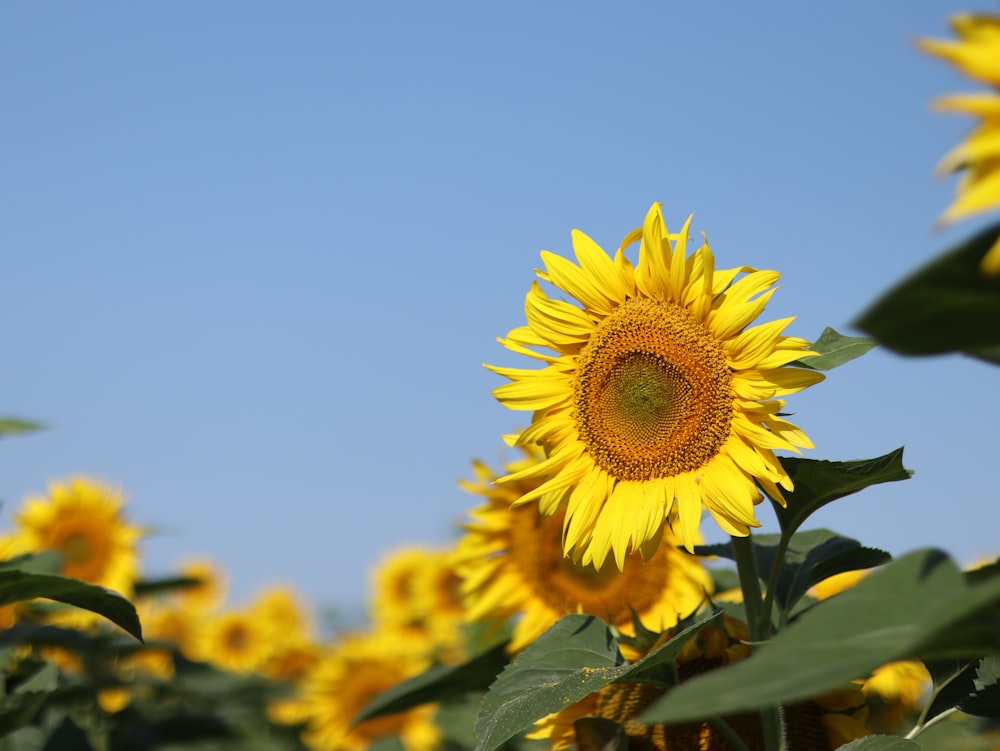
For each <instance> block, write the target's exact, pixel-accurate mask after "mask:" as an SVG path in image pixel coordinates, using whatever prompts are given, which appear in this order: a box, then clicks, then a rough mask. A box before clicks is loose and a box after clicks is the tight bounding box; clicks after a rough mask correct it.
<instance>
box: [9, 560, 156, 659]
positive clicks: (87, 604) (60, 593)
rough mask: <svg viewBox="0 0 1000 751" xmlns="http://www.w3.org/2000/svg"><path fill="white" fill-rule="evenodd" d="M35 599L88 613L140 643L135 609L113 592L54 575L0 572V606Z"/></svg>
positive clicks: (139, 631)
mask: <svg viewBox="0 0 1000 751" xmlns="http://www.w3.org/2000/svg"><path fill="white" fill-rule="evenodd" d="M36 597H44V598H46V599H49V600H56V601H58V602H64V603H66V604H67V605H74V606H76V607H78V608H83V609H84V610H90V611H91V612H94V613H97V614H98V615H102V616H104V617H105V618H107V619H108V620H109V621H111V622H112V623H114V624H115V625H117V626H120V627H121V628H123V629H124V630H125V631H127V632H128V633H130V634H131V635H132V636H134V637H135V638H136V639H139V640H140V641H142V627H141V626H140V625H139V615H138V614H137V613H136V612H135V606H134V605H133V604H132V603H131V602H129V601H128V600H126V599H125V598H124V597H122V596H121V595H120V594H118V593H117V592H112V591H111V590H110V589H104V588H103V587H98V586H97V585H96V584H88V583H87V582H82V581H79V580H77V579H70V578H69V577H66V576H58V575H56V574H33V573H30V572H27V571H20V570H10V569H3V570H0V605H9V604H11V603H13V602H20V601H21V600H31V599H34V598H36Z"/></svg>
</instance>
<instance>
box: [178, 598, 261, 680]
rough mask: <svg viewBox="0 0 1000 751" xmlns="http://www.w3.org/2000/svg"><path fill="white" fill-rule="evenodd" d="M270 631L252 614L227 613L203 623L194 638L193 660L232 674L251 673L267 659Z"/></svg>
mask: <svg viewBox="0 0 1000 751" xmlns="http://www.w3.org/2000/svg"><path fill="white" fill-rule="evenodd" d="M271 636H272V634H271V631H270V629H269V628H268V627H267V626H266V625H265V624H264V623H263V622H262V621H261V620H260V619H259V618H258V617H257V615H256V613H254V612H253V611H252V610H249V609H248V610H230V611H226V612H223V613H219V614H218V615H215V616H213V617H211V618H209V619H208V620H207V621H205V622H204V623H203V624H202V626H201V628H199V630H198V632H197V633H196V634H195V643H194V645H193V652H194V655H193V657H194V659H196V660H201V661H204V662H210V663H212V664H213V665H216V666H218V667H220V668H222V669H223V670H230V671H232V672H234V673H253V672H254V671H256V670H257V669H258V668H260V667H261V665H263V664H264V662H265V660H267V659H268V657H270V655H271V652H272V649H273V643H272V641H271Z"/></svg>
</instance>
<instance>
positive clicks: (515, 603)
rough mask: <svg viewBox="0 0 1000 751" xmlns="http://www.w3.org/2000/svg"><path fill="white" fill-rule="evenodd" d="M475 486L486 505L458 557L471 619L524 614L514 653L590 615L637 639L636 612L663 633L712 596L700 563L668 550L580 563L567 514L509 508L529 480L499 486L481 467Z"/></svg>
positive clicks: (528, 462)
mask: <svg viewBox="0 0 1000 751" xmlns="http://www.w3.org/2000/svg"><path fill="white" fill-rule="evenodd" d="M525 454H526V456H525V458H524V459H522V460H521V461H518V462H514V463H512V464H510V465H508V466H507V468H506V469H507V470H508V472H510V473H517V472H520V471H521V470H523V469H526V468H529V467H531V466H534V465H536V464H538V463H539V462H540V461H542V457H541V456H540V454H539V452H538V451H537V450H526V451H525ZM475 472H476V475H477V482H475V483H471V482H470V483H464V486H465V487H466V489H467V490H470V491H472V492H474V493H477V494H480V495H483V496H485V497H486V499H487V502H486V503H485V504H484V505H483V506H480V507H479V508H477V509H476V510H474V511H472V512H471V517H472V520H471V521H469V522H468V523H467V524H466V525H465V530H466V533H465V536H464V537H463V538H462V540H461V541H460V542H459V545H458V550H457V551H456V554H455V562H456V567H457V569H458V572H459V575H460V576H461V579H462V594H463V596H464V599H465V605H466V609H467V617H468V618H469V619H470V620H486V621H493V622H501V623H502V622H504V621H506V620H507V619H508V618H510V617H512V616H514V615H518V614H520V616H521V617H520V619H519V620H518V621H517V624H516V625H515V627H514V633H513V637H512V639H511V644H510V648H511V650H512V651H517V650H520V649H522V648H524V647H525V646H527V645H528V644H529V643H531V642H532V641H534V640H535V639H536V638H537V637H538V636H540V635H541V634H542V632H543V631H545V629H547V628H548V627H549V626H551V625H552V624H553V623H555V622H556V621H557V620H559V619H560V618H561V617H562V616H564V615H566V614H567V613H590V614H592V615H596V616H598V617H600V618H604V619H605V620H607V621H608V622H609V623H612V624H614V625H616V626H618V627H619V628H620V629H621V630H622V631H623V632H624V633H626V634H629V635H632V636H635V635H636V634H635V629H634V626H633V620H632V613H633V611H634V613H635V614H636V615H638V616H639V618H640V621H641V622H642V624H643V625H644V626H645V627H646V628H648V629H651V630H654V631H662V630H664V629H666V628H669V627H671V626H673V625H674V624H676V623H677V621H678V619H679V618H680V617H682V616H686V615H688V614H690V613H691V612H693V611H694V610H695V609H696V608H697V607H698V605H699V604H700V603H701V602H702V601H703V600H704V599H705V593H706V592H708V591H710V590H711V587H712V579H711V576H710V575H709V573H708V571H706V570H705V568H704V567H702V566H701V565H700V564H699V563H698V561H697V559H696V558H694V557H692V556H689V555H688V554H686V553H684V552H682V551H679V550H677V549H676V548H675V547H673V544H672V542H673V541H672V540H670V539H664V541H663V544H661V545H660V547H659V549H658V550H657V551H656V552H655V553H654V554H653V555H652V556H651V557H650V559H649V561H648V562H646V563H643V561H642V559H641V557H640V556H639V554H638V553H632V554H630V555H629V556H628V557H626V559H625V565H624V567H623V568H622V570H618V569H617V568H615V567H613V566H605V567H604V568H602V569H601V570H599V571H598V570H597V569H595V568H594V566H593V565H592V564H588V565H584V564H582V563H574V562H573V560H572V559H570V558H567V557H566V556H565V554H564V553H563V548H562V529H563V516H564V510H563V509H557V510H556V512H555V513H554V514H552V515H551V516H541V515H540V514H539V513H538V511H537V509H536V508H534V507H533V506H519V507H518V508H514V509H512V508H510V505H511V503H512V501H514V500H516V499H517V497H518V496H519V495H520V494H522V493H524V492H527V490H528V489H529V487H528V485H527V484H526V482H527V481H521V483H516V482H515V483H507V484H504V485H495V484H494V483H493V480H494V479H495V474H494V473H493V472H491V471H490V470H489V468H487V467H486V466H485V465H483V464H480V463H477V464H476V465H475Z"/></svg>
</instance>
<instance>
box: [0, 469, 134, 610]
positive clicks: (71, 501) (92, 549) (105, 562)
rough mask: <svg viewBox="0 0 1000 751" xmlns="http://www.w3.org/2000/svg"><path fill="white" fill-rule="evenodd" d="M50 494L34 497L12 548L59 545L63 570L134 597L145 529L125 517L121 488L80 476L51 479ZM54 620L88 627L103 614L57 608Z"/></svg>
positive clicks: (37, 549) (23, 514)
mask: <svg viewBox="0 0 1000 751" xmlns="http://www.w3.org/2000/svg"><path fill="white" fill-rule="evenodd" d="M48 491H49V492H48V495H46V496H43V497H34V498H28V499H27V500H26V501H25V503H24V506H23V507H22V508H21V510H20V511H19V512H18V513H17V515H16V516H15V518H14V523H15V529H14V533H13V535H12V537H11V547H10V552H11V553H14V554H17V553H38V552H42V551H46V550H47V551H53V552H55V553H58V554H59V555H60V557H61V558H62V565H61V567H60V573H62V574H63V575H65V576H69V577H72V578H74V579H82V580H83V581H86V582H90V583H92V584H98V585H100V586H102V587H107V588H108V589H113V590H114V591H116V592H118V593H119V594H121V595H123V596H125V597H131V596H132V591H133V586H134V583H135V580H136V579H137V578H138V575H139V552H138V543H139V539H140V538H141V537H142V535H143V531H142V530H141V529H139V528H138V527H135V526H132V525H131V524H130V523H128V521H127V520H126V519H125V516H124V513H123V506H124V504H125V498H124V496H123V494H122V491H121V489H119V488H116V487H113V486H111V485H108V484H106V483H104V482H101V481H99V480H93V479H90V478H87V477H74V478H71V479H69V480H67V481H65V482H55V483H52V484H50V485H49V488H48ZM52 620H53V621H55V622H58V623H61V624H63V625H67V626H73V627H80V628H83V627H86V626H89V625H93V624H96V623H99V622H100V621H101V619H100V617H99V616H97V615H95V614H93V613H91V612H89V611H85V610H77V609H75V608H74V609H65V610H63V609H60V610H58V611H53V615H52Z"/></svg>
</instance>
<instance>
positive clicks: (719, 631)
mask: <svg viewBox="0 0 1000 751" xmlns="http://www.w3.org/2000/svg"><path fill="white" fill-rule="evenodd" d="M668 633H669V632H668ZM747 636H748V632H747V627H746V624H745V623H742V622H741V621H738V620H736V619H734V618H730V617H728V616H725V617H724V618H723V619H722V620H721V621H720V622H719V623H718V625H709V626H706V627H705V628H703V629H702V630H701V631H700V632H699V633H698V634H697V635H696V636H695V637H694V638H693V639H692V640H691V641H689V642H688V643H687V644H686V645H685V647H684V648H683V649H682V650H681V652H680V653H679V654H678V657H677V673H678V675H679V676H680V680H681V682H682V683H683V682H684V681H687V680H689V679H690V678H692V677H694V676H696V675H700V674H701V673H705V672H709V671H711V670H716V669H718V668H720V667H722V666H723V665H727V664H729V663H731V662H737V661H739V660H742V659H745V658H746V657H747V656H749V654H750V649H749V647H748V646H747V645H746V643H745V642H746V639H747ZM665 693H666V688H665V687H664V686H663V685H661V684H652V683H612V684H609V685H607V686H604V687H603V688H601V689H600V690H599V691H596V692H594V693H592V694H590V695H589V696H587V697H586V698H584V699H583V700H581V701H579V702H577V703H575V704H571V705H570V706H568V707H566V708H565V709H563V710H562V711H560V712H558V713H556V714H553V715H549V716H548V717H547V718H545V719H544V720H541V721H539V722H538V723H536V726H535V730H534V731H533V732H532V734H531V736H530V737H533V738H550V739H551V744H552V748H553V749H554V751H562V750H563V749H568V748H570V747H572V746H575V747H576V748H577V749H579V751H597V749H599V748H600V747H601V745H602V744H600V743H595V742H594V739H593V738H592V737H591V736H590V734H589V732H588V728H589V725H588V724H587V723H580V722H578V721H579V720H581V719H583V718H595V717H597V718H602V719H604V720H611V721H613V722H615V723H617V724H619V725H620V726H621V727H622V729H623V731H624V733H625V736H626V737H627V739H628V745H629V748H630V749H636V750H637V751H673V750H675V749H700V750H701V751H724V749H729V748H732V746H731V745H730V743H729V741H728V740H727V739H726V738H725V736H724V735H723V734H722V733H721V732H720V731H719V730H718V728H717V727H716V725H714V724H712V723H711V722H707V721H704V722H688V723H680V724H674V725H661V724H652V725H642V724H639V723H637V722H636V721H635V719H636V717H638V716H639V715H640V714H642V712H643V711H644V710H646V709H647V708H649V707H650V706H651V705H653V704H654V703H656V702H657V701H658V700H659V699H660V698H661V697H662V696H663V695H664V694H665ZM782 716H783V718H784V724H785V737H786V742H787V748H788V749H789V751H818V750H825V749H835V748H839V747H840V746H841V745H842V744H844V743H847V742H849V741H852V740H855V739H857V738H860V737H863V736H865V735H867V734H868V732H869V731H868V729H867V727H866V726H865V724H864V719H865V717H866V714H865V697H864V695H863V694H862V693H861V691H860V689H858V687H856V686H853V685H852V686H846V687H845V688H844V689H842V690H840V691H836V692H831V693H830V694H825V695H823V696H821V697H818V698H816V699H813V700H809V701H805V702H799V703H797V704H793V705H786V706H784V707H782ZM722 719H723V720H725V722H726V723H727V724H728V725H729V726H730V727H731V728H732V729H733V730H734V731H735V732H736V734H737V735H738V736H739V737H740V738H741V739H742V740H743V741H744V743H746V745H747V748H764V737H763V729H762V727H761V722H760V715H759V714H757V713H755V712H743V713H738V714H733V715H727V716H725V717H723V718H722Z"/></svg>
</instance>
